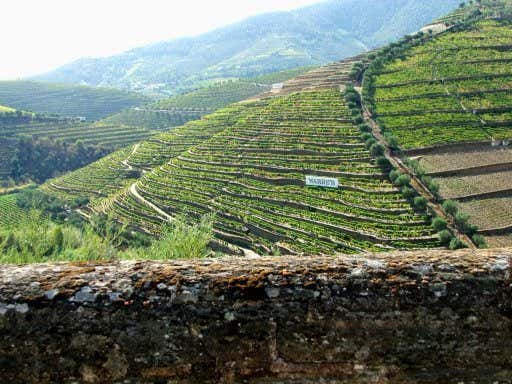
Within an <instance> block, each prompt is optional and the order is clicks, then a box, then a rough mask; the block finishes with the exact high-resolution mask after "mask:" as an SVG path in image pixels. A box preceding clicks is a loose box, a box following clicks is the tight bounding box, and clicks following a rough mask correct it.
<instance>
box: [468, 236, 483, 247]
mask: <svg viewBox="0 0 512 384" xmlns="http://www.w3.org/2000/svg"><path fill="white" fill-rule="evenodd" d="M471 240H473V243H475V245H476V246H477V247H478V248H487V243H486V241H485V237H483V236H482V235H473V237H472V238H471Z"/></svg>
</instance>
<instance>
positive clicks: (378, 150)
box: [370, 143, 384, 157]
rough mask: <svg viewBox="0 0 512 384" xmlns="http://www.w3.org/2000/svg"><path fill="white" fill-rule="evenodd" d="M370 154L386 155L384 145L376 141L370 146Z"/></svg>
mask: <svg viewBox="0 0 512 384" xmlns="http://www.w3.org/2000/svg"><path fill="white" fill-rule="evenodd" d="M370 154H371V155H372V156H373V157H379V156H382V155H384V147H383V146H382V145H380V144H378V143H375V144H373V145H372V146H371V147H370Z"/></svg>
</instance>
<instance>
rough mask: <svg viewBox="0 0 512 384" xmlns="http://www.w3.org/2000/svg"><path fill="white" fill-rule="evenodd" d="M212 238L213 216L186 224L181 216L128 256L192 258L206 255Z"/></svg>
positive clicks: (141, 257)
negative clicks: (151, 242)
mask: <svg viewBox="0 0 512 384" xmlns="http://www.w3.org/2000/svg"><path fill="white" fill-rule="evenodd" d="M212 238H213V217H212V216H210V215H208V216H204V217H203V218H202V219H201V221H200V222H199V223H198V224H196V225H188V224H187V223H186V222H185V219H184V218H183V217H178V218H177V219H176V221H175V222H174V223H173V224H172V225H170V226H168V227H167V228H165V230H164V235H163V236H162V237H161V238H160V239H159V240H158V241H155V242H154V243H153V244H152V245H151V246H150V247H149V248H141V249H139V250H137V251H135V252H133V251H132V253H131V254H130V258H138V259H149V260H170V259H192V258H202V257H206V256H207V255H208V244H209V243H210V241H211V240H212Z"/></svg>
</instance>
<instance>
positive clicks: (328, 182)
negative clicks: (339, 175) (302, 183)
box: [306, 176, 340, 188]
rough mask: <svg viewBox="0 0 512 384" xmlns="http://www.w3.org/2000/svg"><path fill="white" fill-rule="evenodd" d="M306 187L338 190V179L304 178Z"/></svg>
mask: <svg viewBox="0 0 512 384" xmlns="http://www.w3.org/2000/svg"><path fill="white" fill-rule="evenodd" d="M306 185H308V186H310V187H325V188H339V186H340V183H339V180H338V179H335V178H332V177H321V176H306Z"/></svg>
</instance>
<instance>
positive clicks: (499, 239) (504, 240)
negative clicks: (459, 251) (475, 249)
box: [485, 235, 512, 248]
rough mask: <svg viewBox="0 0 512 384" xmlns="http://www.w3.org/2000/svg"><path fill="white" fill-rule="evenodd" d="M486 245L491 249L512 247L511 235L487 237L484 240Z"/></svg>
mask: <svg viewBox="0 0 512 384" xmlns="http://www.w3.org/2000/svg"><path fill="white" fill-rule="evenodd" d="M485 240H486V241H487V245H488V246H489V247H491V248H505V247H512V235H504V236H487V237H486V238H485Z"/></svg>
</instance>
